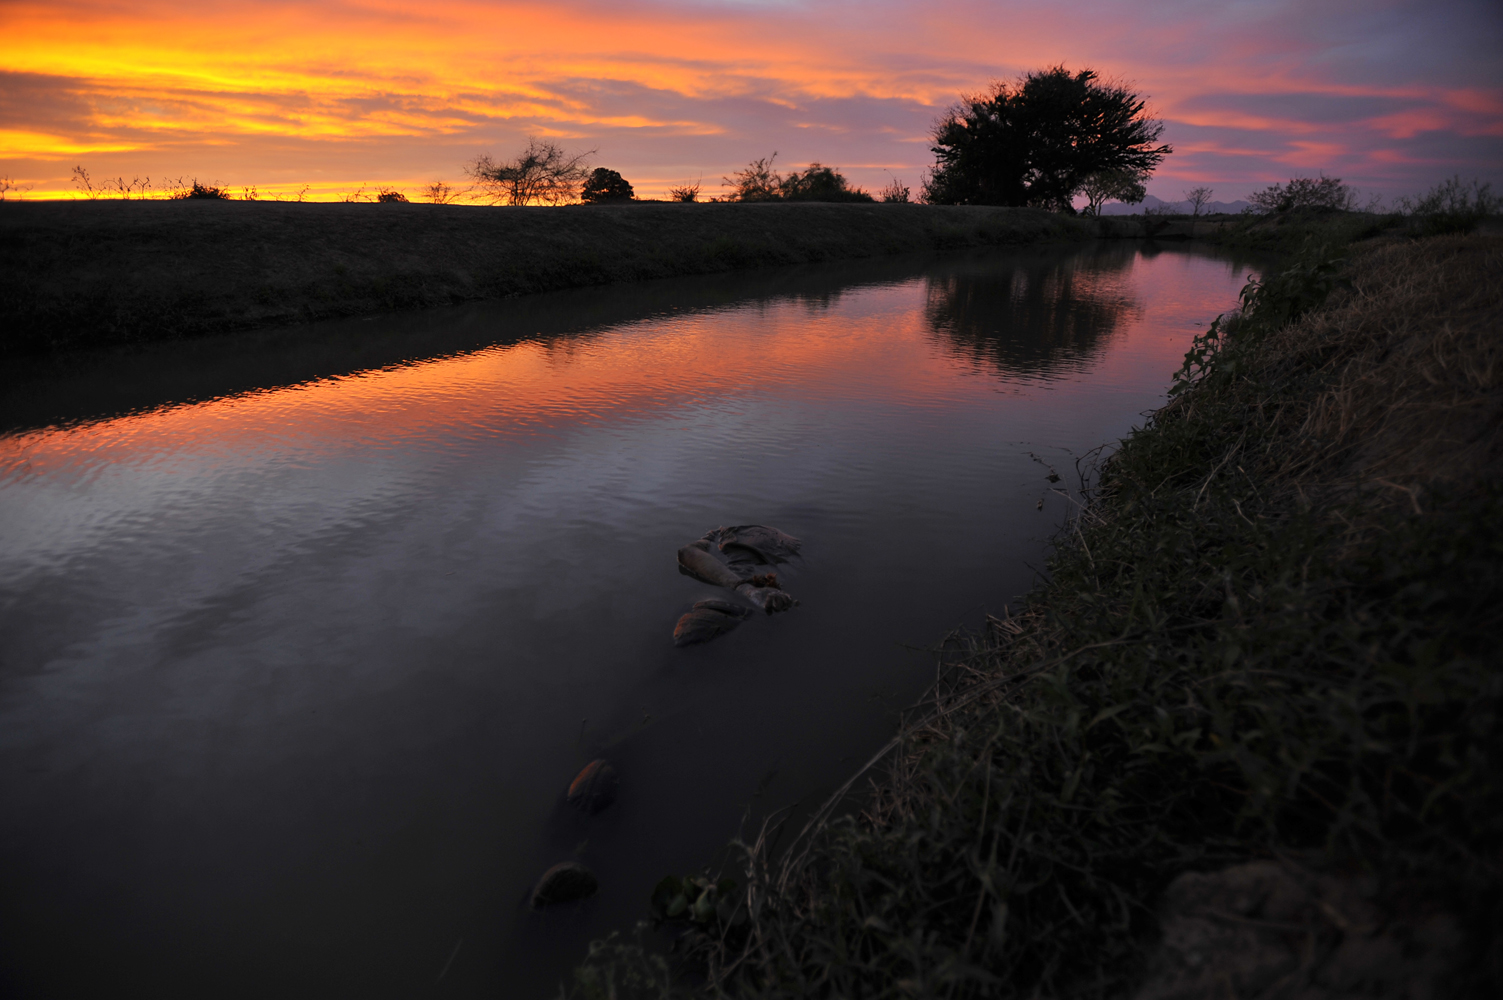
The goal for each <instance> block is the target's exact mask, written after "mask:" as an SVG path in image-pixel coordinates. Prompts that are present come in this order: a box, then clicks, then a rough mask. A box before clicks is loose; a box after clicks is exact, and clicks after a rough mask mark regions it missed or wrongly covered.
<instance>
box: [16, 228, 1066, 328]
mask: <svg viewBox="0 0 1503 1000" xmlns="http://www.w3.org/2000/svg"><path fill="white" fill-rule="evenodd" d="M1093 233H1094V230H1093V229H1091V227H1090V225H1089V224H1088V223H1087V222H1085V221H1084V220H1078V219H1073V218H1069V217H1065V216H1060V215H1055V214H1052V213H1049V212H1045V211H1042V210H1039V209H1012V208H992V207H973V206H954V207H944V206H929V205H901V204H871V203H866V204H858V203H853V204H824V203H820V202H808V201H798V202H792V203H790V202H786V201H774V202H767V203H760V204H739V203H722V204H666V203H665V204H638V203H626V204H609V203H606V204H598V205H589V206H584V207H578V208H536V207H526V208H520V207H518V208H513V207H487V206H466V205H435V204H410V203H403V202H396V201H391V202H386V203H374V204H372V203H361V204H340V203H332V204H331V203H293V202H266V201H225V200H220V199H182V200H177V201H142V200H99V201H78V202H17V203H8V204H6V205H4V206H3V210H0V314H3V315H4V316H5V317H6V324H5V327H4V330H3V333H0V355H9V356H15V355H20V354H45V353H50V352H55V351H59V350H66V349H72V348H81V347H99V346H111V345H128V344H132V343H140V342H145V341H153V340H172V339H178V338H183V337H193V336H199V335H203V334H210V333H218V332H224V331H229V330H237V329H250V328H256V327H267V326H277V325H286V324H293V323H300V322H306V321H309V320H317V319H325V318H333V317H340V316H361V315H376V314H380V313H387V312H392V311H396V310H403V309H418V308H424V307H429V306H439V305H449V304H454V303H459V302H465V301H471V300H475V299H482V298H505V297H509V296H514V295H522V294H526V293H529V292H541V291H550V290H555V289H564V288H576V287H583V286H588V285H601V284H610V283H615V282H625V281H641V280H644V279H650V278H664V277H673V276H679V275H693V274H714V273H719V272H725V271H732V270H739V269H743V268H751V267H766V266H776V265H790V264H807V263H814V262H819V261H832V260H847V259H856V258H864V257H880V256H886V255H894V254H903V253H916V252H920V253H921V252H925V251H939V250H949V249H958V248H963V247H979V246H1008V245H1019V244H1027V243H1036V242H1041V241H1051V240H1078V239H1084V238H1087V237H1089V236H1091V235H1093Z"/></svg>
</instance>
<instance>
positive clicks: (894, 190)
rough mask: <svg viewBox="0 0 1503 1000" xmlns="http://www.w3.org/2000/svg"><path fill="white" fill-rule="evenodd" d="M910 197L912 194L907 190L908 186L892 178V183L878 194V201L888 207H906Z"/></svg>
mask: <svg viewBox="0 0 1503 1000" xmlns="http://www.w3.org/2000/svg"><path fill="white" fill-rule="evenodd" d="M912 195H913V192H912V191H911V190H909V188H908V185H907V184H904V183H903V182H902V181H900V180H898V179H897V178H896V177H894V178H893V179H892V183H891V184H889V185H887V186H886V187H884V188H883V189H882V190H881V192H879V196H878V200H879V201H881V202H884V203H886V204H889V205H906V204H907V203H908V202H909V201H910V200H911V198H912Z"/></svg>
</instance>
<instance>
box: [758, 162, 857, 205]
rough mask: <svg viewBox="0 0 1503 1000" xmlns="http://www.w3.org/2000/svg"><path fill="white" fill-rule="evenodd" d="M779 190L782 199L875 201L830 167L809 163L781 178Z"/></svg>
mask: <svg viewBox="0 0 1503 1000" xmlns="http://www.w3.org/2000/svg"><path fill="white" fill-rule="evenodd" d="M779 190H780V192H781V194H782V196H783V200H784V201H875V200H876V199H874V198H872V196H871V195H869V194H867V193H866V192H865V191H863V190H861V189H860V188H853V187H851V186H850V184H849V183H848V182H847V181H846V179H845V177H844V176H843V175H842V174H840V173H839V172H838V171H836V170H835V169H834V168H832V167H826V166H823V165H821V164H818V163H811V164H809V165H808V166H807V167H805V168H804V171H803V173H799V172H797V171H795V172H793V173H791V174H789V175H788V176H787V177H784V178H783V181H782V184H780V185H779Z"/></svg>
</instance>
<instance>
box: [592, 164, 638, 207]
mask: <svg viewBox="0 0 1503 1000" xmlns="http://www.w3.org/2000/svg"><path fill="white" fill-rule="evenodd" d="M636 196H637V194H636V192H635V191H633V190H632V186H631V182H630V181H628V180H627V179H626V178H625V177H622V176H621V175H620V174H619V173H617V172H616V171H614V170H611V169H608V168H606V167H596V168H595V170H594V172H593V173H591V174H590V176H589V177H588V178H587V179H586V180H585V182H584V187H582V188H580V189H579V200H580V201H582V202H584V203H585V204H586V205H603V204H605V203H607V202H612V201H631V200H632V199H633V198H635V197H636Z"/></svg>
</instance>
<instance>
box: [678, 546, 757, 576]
mask: <svg viewBox="0 0 1503 1000" xmlns="http://www.w3.org/2000/svg"><path fill="white" fill-rule="evenodd" d="M678 571H679V572H680V573H687V574H688V575H689V576H692V577H694V579H696V580H703V581H704V582H705V583H713V584H714V585H715V586H717V587H726V588H731V589H734V588H735V587H736V586H737V585H739V584H740V583H741V582H742V581H743V580H745V579H746V577H744V576H742V575H741V574H740V573H738V572H736V570H734V569H732V568H731V567H730V565H729V564H728V563H727V562H726V561H725V560H724V559H722V558H721V557H720V556H719V554H718V553H716V552H715V551H713V550H712V548H711V545H710V542H708V541H707V540H705V539H703V538H701V539H700V540H699V541H697V542H690V543H689V544H688V545H685V546H684V547H683V548H681V549H679V550H678Z"/></svg>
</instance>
